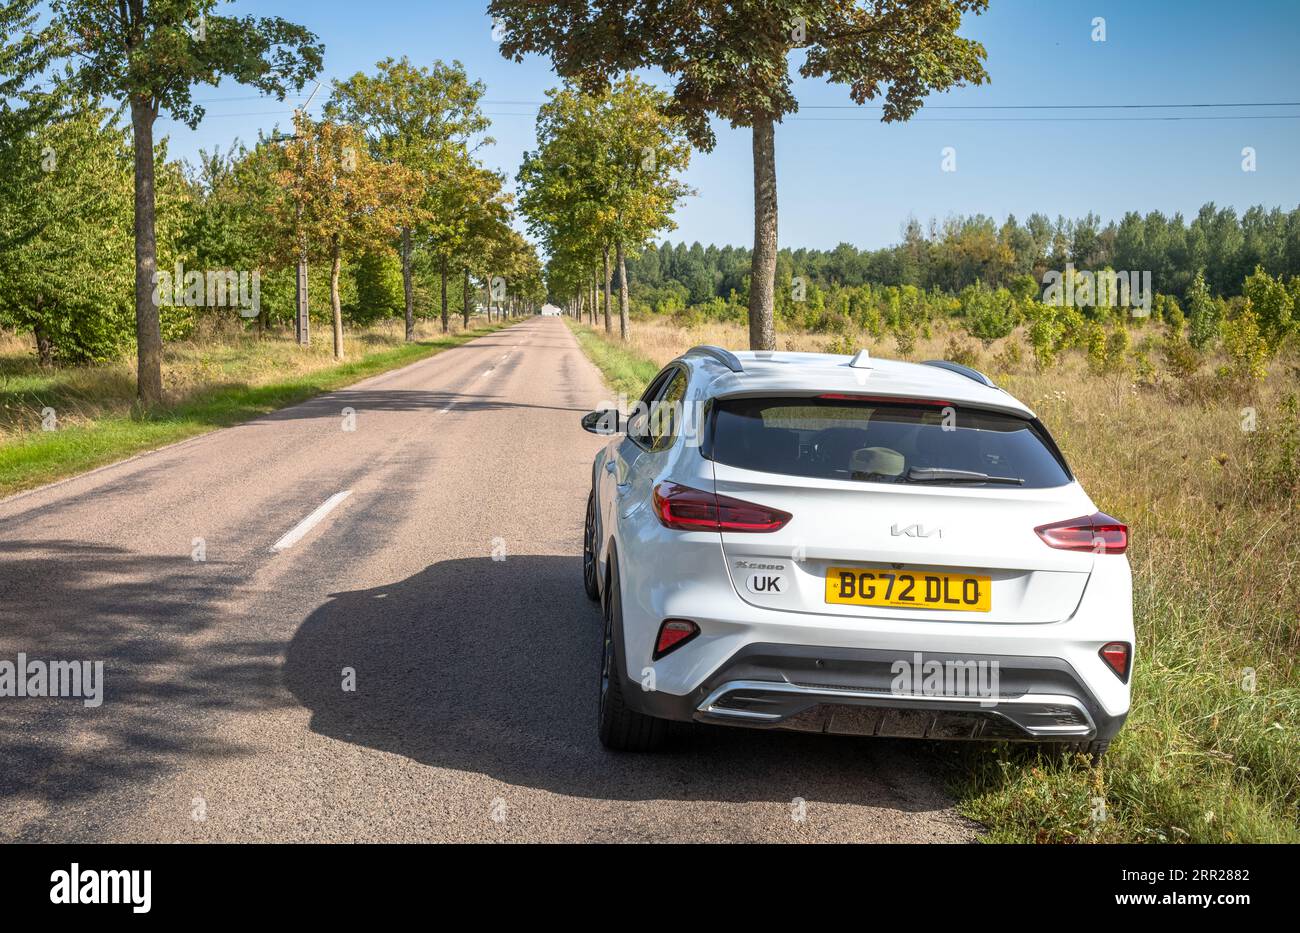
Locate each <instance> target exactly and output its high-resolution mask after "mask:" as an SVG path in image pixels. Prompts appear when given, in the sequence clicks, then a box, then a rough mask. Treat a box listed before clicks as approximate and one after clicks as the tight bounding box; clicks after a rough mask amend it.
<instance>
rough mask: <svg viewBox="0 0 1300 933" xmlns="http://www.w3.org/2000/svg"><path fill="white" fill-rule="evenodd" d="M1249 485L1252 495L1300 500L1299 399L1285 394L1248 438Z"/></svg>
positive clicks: (1277, 500) (1261, 497)
mask: <svg viewBox="0 0 1300 933" xmlns="http://www.w3.org/2000/svg"><path fill="white" fill-rule="evenodd" d="M1249 449H1250V458H1251V470H1250V476H1251V484H1252V489H1253V490H1254V493H1255V497H1256V498H1257V499H1260V500H1264V501H1272V502H1295V501H1297V500H1300V398H1298V397H1297V396H1296V393H1294V392H1291V393H1288V394H1287V395H1286V396H1285V397H1284V398H1283V399H1282V401H1281V403H1280V404H1279V405H1278V406H1277V408H1276V409H1275V410H1273V411H1271V412H1267V413H1264V414H1263V416H1262V417H1260V419H1259V424H1258V429H1257V430H1256V431H1255V433H1254V434H1252V435H1251V438H1250V445H1249Z"/></svg>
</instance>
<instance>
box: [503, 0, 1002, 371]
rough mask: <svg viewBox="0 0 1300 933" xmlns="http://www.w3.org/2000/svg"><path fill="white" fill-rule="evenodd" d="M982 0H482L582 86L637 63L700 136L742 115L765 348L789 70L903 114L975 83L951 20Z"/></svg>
mask: <svg viewBox="0 0 1300 933" xmlns="http://www.w3.org/2000/svg"><path fill="white" fill-rule="evenodd" d="M987 6H988V2H987V0H866V2H864V3H859V2H858V0H744V2H735V0H590V2H583V3H574V2H571V0H552V2H538V0H492V2H491V3H490V4H489V5H488V11H489V13H490V14H491V15H492V16H494V17H496V18H497V19H498V20H499V21H500V22H501V23H502V24H504V26H505V37H504V42H503V43H502V46H501V52H502V54H503V55H505V56H507V57H513V58H514V59H516V60H522V58H523V56H524V55H525V54H527V53H530V52H536V53H540V54H543V55H548V56H550V58H551V59H552V61H553V62H554V65H555V70H556V72H557V73H558V74H560V76H561V77H564V78H569V79H573V80H576V81H579V82H581V83H582V85H583V86H584V87H586V88H587V89H593V88H596V87H600V86H604V85H605V84H607V83H608V82H609V80H610V79H611V77H612V76H614V75H616V74H619V73H622V72H626V71H631V70H634V69H637V68H642V67H645V66H647V65H650V66H655V67H658V68H661V69H662V70H663V71H664V72H665V73H667V74H668V76H669V77H670V78H672V79H673V80H674V81H675V85H674V88H673V101H672V105H671V111H672V112H673V113H674V114H675V115H677V116H678V117H680V118H681V119H682V120H683V122H684V124H685V127H686V130H687V132H688V133H689V135H690V137H691V140H692V141H693V142H694V143H695V144H696V145H697V146H699V147H700V148H701V149H704V150H706V151H707V150H709V149H711V148H712V147H713V144H714V134H713V130H712V129H711V127H710V125H709V117H710V116H718V117H721V118H722V119H725V120H727V121H728V122H729V123H730V124H731V125H732V126H733V127H749V128H751V129H752V133H753V153H754V251H753V257H752V266H751V286H750V293H749V330H750V345H751V347H753V348H754V349H762V350H771V349H774V348H775V345H776V343H775V341H776V336H775V329H774V321H773V311H774V301H775V276H776V249H777V195H776V148H775V124H776V123H777V122H779V121H780V120H781V118H782V117H783V116H785V115H786V114H789V113H793V112H795V111H796V110H798V103H797V101H796V100H795V97H794V94H793V92H792V90H791V84H792V81H791V75H790V68H789V61H788V59H789V55H790V53H791V52H792V51H793V50H794V49H795V48H797V47H801V46H802V47H803V48H804V49H805V57H804V61H803V64H802V65H801V66H800V68H799V73H800V75H801V76H803V77H805V78H818V77H821V78H826V79H828V80H830V81H832V82H834V83H840V84H847V85H848V86H849V94H850V97H851V98H852V99H853V101H854V102H855V103H858V104H864V103H866V102H867V101H870V100H874V99H876V98H877V97H879V96H881V95H883V96H884V99H885V103H884V112H883V116H882V120H883V121H885V122H894V121H898V120H906V119H908V118H909V117H911V115H912V114H913V113H915V112H916V110H917V109H918V108H919V107H920V106H921V101H922V99H923V98H924V97H925V96H926V95H927V94H929V93H930V92H932V91H939V90H945V89H947V88H950V87H954V86H957V85H961V84H965V83H975V84H979V83H983V82H984V81H985V80H986V79H987V75H986V73H985V71H984V67H983V64H982V62H983V59H984V55H985V53H984V47H983V46H982V45H980V44H979V43H977V42H973V41H971V40H969V39H963V38H961V37H959V36H958V35H957V34H956V31H957V29H958V27H959V26H960V25H961V16H962V13H964V12H972V13H980V12H982V11H983V10H985V9H986V8H987Z"/></svg>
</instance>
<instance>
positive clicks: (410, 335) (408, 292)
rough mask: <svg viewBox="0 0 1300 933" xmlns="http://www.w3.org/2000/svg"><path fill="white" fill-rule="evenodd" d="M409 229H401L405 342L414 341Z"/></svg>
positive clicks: (413, 293) (413, 290) (413, 297)
mask: <svg viewBox="0 0 1300 933" xmlns="http://www.w3.org/2000/svg"><path fill="white" fill-rule="evenodd" d="M411 278H412V276H411V228H410V227H403V228H402V293H403V295H404V296H405V298H406V342H407V343H410V342H411V341H412V340H414V339H415V287H414V284H413V283H412V281H411Z"/></svg>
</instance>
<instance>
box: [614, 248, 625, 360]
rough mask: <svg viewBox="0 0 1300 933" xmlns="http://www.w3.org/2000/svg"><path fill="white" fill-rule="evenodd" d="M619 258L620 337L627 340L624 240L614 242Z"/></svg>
mask: <svg viewBox="0 0 1300 933" xmlns="http://www.w3.org/2000/svg"><path fill="white" fill-rule="evenodd" d="M614 253H615V255H616V256H617V258H618V337H619V339H620V340H627V257H626V256H624V255H623V241H622V240H619V241H617V242H616V243H615V244H614Z"/></svg>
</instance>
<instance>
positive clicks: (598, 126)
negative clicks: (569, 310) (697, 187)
mask: <svg viewBox="0 0 1300 933" xmlns="http://www.w3.org/2000/svg"><path fill="white" fill-rule="evenodd" d="M548 97H549V100H548V101H547V103H546V104H544V105H543V106H542V108H541V109H540V110H539V111H538V115H537V143H538V148H537V150H536V151H533V152H529V153H526V154H525V156H524V161H523V164H522V166H521V167H520V170H519V186H520V198H519V206H520V210H521V211H522V212H523V214H524V216H525V217H526V218H527V220H528V227H529V230H530V231H531V232H532V233H533V234H534V235H535V236H536V237H538V238H539V239H541V240H542V241H543V242H544V243H545V245H546V251H547V252H548V253H549V255H550V268H549V269H548V280H549V285H550V289H551V292H552V293H553V294H554V295H555V296H556V297H557V298H558V299H559V300H562V301H563V300H566V299H568V298H570V297H573V296H574V295H578V294H583V293H584V290H585V289H586V288H587V287H589V285H590V283H591V282H592V280H593V278H596V277H599V278H601V279H603V277H604V273H603V260H604V253H605V251H606V250H607V249H608V248H610V247H611V246H613V247H615V248H616V249H622V250H624V251H631V252H633V253H636V252H638V251H640V249H641V247H642V245H643V244H644V243H645V241H646V240H647V239H649V238H650V237H651V236H653V235H654V234H655V233H656V232H657V231H660V230H665V229H672V227H673V226H674V223H673V221H672V214H673V211H674V209H675V208H676V205H677V202H678V201H679V200H680V199H681V198H682V197H684V196H685V195H686V194H688V193H689V189H688V188H687V187H686V186H685V185H684V184H683V183H682V182H681V181H679V180H678V178H677V173H678V172H680V171H681V170H683V169H685V168H686V166H687V164H688V162H689V159H690V149H689V146H688V145H687V143H686V138H685V133H684V131H683V129H682V126H681V125H680V123H679V122H678V121H676V120H674V119H671V118H668V117H666V116H665V115H664V112H665V110H667V109H668V106H669V98H668V96H667V95H666V94H664V93H663V92H661V91H658V90H656V89H655V88H653V87H652V86H651V85H649V84H647V83H645V82H644V81H641V80H640V79H637V78H634V77H631V76H628V77H624V78H622V79H621V80H619V81H618V82H616V83H615V84H614V85H612V86H611V87H608V88H604V89H601V90H598V91H593V92H584V91H582V90H580V89H578V88H576V87H564V88H561V89H558V90H553V91H550V92H548ZM598 269H599V270H600V272H599V274H598V272H597V270H598ZM682 285H683V287H684V288H685V289H686V292H687V294H688V295H689V296H691V297H692V298H694V299H695V300H696V302H697V303H699V302H704V301H707V300H708V299H709V298H710V297H713V292H712V287H713V286H712V282H710V281H707V280H701V279H700V278H698V277H695V278H690V277H688V278H687V280H686V281H684V282H682Z"/></svg>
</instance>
